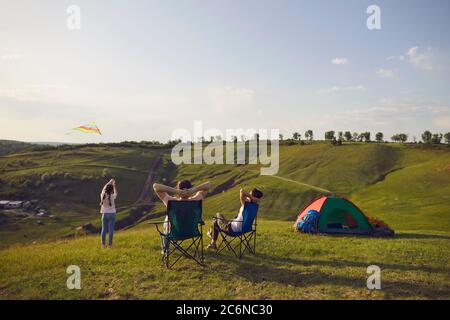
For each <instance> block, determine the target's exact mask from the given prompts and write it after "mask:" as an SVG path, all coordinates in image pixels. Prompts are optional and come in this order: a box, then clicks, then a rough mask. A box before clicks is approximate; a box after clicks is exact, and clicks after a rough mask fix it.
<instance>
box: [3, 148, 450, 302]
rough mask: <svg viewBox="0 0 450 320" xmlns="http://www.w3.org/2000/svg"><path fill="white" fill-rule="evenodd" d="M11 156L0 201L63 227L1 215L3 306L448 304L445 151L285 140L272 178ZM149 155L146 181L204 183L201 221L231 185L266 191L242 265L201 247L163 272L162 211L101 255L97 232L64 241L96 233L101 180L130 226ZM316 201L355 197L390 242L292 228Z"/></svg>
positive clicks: (233, 197) (449, 163) (95, 153)
mask: <svg viewBox="0 0 450 320" xmlns="http://www.w3.org/2000/svg"><path fill="white" fill-rule="evenodd" d="M18 152H19V153H13V154H8V155H5V156H2V157H0V174H1V177H0V179H1V180H0V198H7V199H9V198H12V197H15V198H27V199H34V198H36V199H39V200H40V205H41V206H43V207H46V208H48V209H49V210H50V212H51V213H52V214H55V215H57V216H58V217H59V219H58V220H51V219H45V221H44V223H43V224H39V225H38V224H37V219H38V218H37V217H33V216H30V217H27V218H11V217H8V216H7V217H3V218H2V216H0V218H2V219H0V239H1V246H2V248H3V249H0V297H2V298H13V299H23V298H45V299H47V298H49V299H67V298H76V299H85V298H100V299H127V298H139V299H142V298H151V299H163V298H188V299H205V298H213V299H276V298H280V299H322V298H324V299H333V298H337V299H409V298H413V299H429V298H435V299H449V298H450V279H449V277H450V272H449V271H450V268H449V265H450V264H449V256H450V254H449V253H450V215H449V208H450V148H448V147H447V146H425V145H419V144H417V145H400V144H390V143H389V144H388V143H382V144H376V143H348V144H344V145H343V146H339V147H334V146H331V145H329V144H325V143H314V144H311V145H303V146H300V145H291V146H287V145H283V146H281V148H280V170H279V173H278V175H277V176H260V175H259V168H258V166H256V165H181V166H178V167H176V166H174V165H173V164H172V163H171V162H170V153H169V152H168V149H164V148H151V147H146V148H141V147H118V146H117V147H108V146H89V147H80V148H76V149H74V150H60V149H58V148H55V149H51V150H44V151H27V149H24V150H21V151H18ZM158 155H162V157H163V161H162V163H161V164H160V165H159V166H158V168H157V170H156V172H155V176H154V180H155V181H158V182H166V183H172V184H173V183H174V182H175V181H176V180H179V179H184V178H187V179H190V180H192V182H193V183H194V184H196V183H199V182H203V181H206V180H208V181H211V183H212V185H213V190H212V191H211V193H210V194H209V195H208V197H207V198H206V200H205V202H204V218H205V220H207V221H208V220H210V219H209V217H211V216H212V215H214V214H215V213H216V212H223V213H225V214H227V213H228V214H229V215H231V214H234V213H235V212H236V211H237V210H238V208H239V201H238V191H239V189H240V188H247V189H250V188H251V187H253V186H258V187H259V188H261V189H262V190H263V192H264V194H265V197H264V200H263V202H262V203H261V208H260V213H259V217H260V220H259V221H260V227H259V230H258V245H257V254H256V255H255V256H246V257H244V258H243V259H242V261H239V260H238V259H236V258H233V257H231V256H230V255H220V256H216V255H215V254H214V253H212V252H208V253H207V255H206V264H207V266H206V267H205V268H201V267H199V266H196V265H194V264H192V263H190V262H189V261H183V262H181V263H180V264H178V265H176V266H175V267H174V269H173V270H169V271H167V270H165V269H164V267H163V264H162V262H161V255H160V249H159V239H158V237H157V233H156V231H154V230H153V229H152V228H150V226H149V225H148V224H146V219H149V218H151V217H152V215H158V214H162V213H163V212H164V208H163V207H162V206H161V205H160V204H157V205H156V206H154V207H151V208H150V209H149V211H148V212H146V213H145V214H144V215H143V216H142V217H141V218H140V220H136V221H132V222H133V223H131V224H129V225H127V226H126V229H127V230H121V231H119V232H117V234H116V237H115V248H114V249H112V250H104V251H102V250H100V248H99V247H100V246H99V237H98V235H88V236H77V238H76V239H70V240H69V239H66V240H61V237H63V236H66V235H73V234H74V229H75V228H76V227H77V226H79V225H80V224H83V223H86V222H92V223H93V224H94V225H96V226H98V222H99V214H98V194H99V192H100V189H101V186H102V185H103V184H104V183H105V182H106V181H107V180H108V179H109V178H110V177H115V178H116V180H117V181H118V185H119V198H118V201H117V203H118V206H119V207H121V208H122V209H121V210H120V212H119V217H121V218H127V217H128V218H129V217H130V216H131V215H132V214H133V213H134V211H133V210H135V209H134V207H133V204H134V203H135V202H136V200H137V198H138V196H139V194H140V192H141V190H142V187H143V185H144V183H145V180H146V178H147V174H148V170H149V168H150V166H151V164H152V163H153V161H155V159H156V157H157V156H158ZM67 190H68V191H67ZM322 193H325V194H328V193H332V194H335V195H338V196H345V197H348V198H350V199H352V200H353V201H354V202H355V203H356V204H357V205H358V206H359V207H360V208H361V209H362V210H363V211H364V212H365V213H366V214H367V215H370V216H374V217H377V218H381V219H382V220H384V221H385V222H386V223H387V224H389V226H391V227H392V228H393V229H395V231H396V233H397V236H396V237H395V238H393V239H378V238H369V237H336V236H308V235H302V234H298V233H294V232H293V231H292V220H293V219H295V217H296V214H297V213H298V211H299V210H301V208H302V207H303V206H304V205H306V204H307V203H308V201H310V200H311V199H313V198H314V197H316V196H318V195H319V194H322ZM152 200H154V197H153V196H152ZM41 203H42V204H41ZM2 214H3V215H5V214H4V213H2V211H0V215H2ZM58 239H59V240H58ZM207 240H208V239H207V238H206V236H205V241H207ZM71 264H75V265H79V266H80V267H81V270H82V290H80V291H76V290H75V291H71V290H68V289H67V288H66V285H65V279H66V278H67V274H66V273H65V268H66V267H67V266H68V265H71ZM371 264H375V265H378V266H379V267H380V268H381V269H382V290H375V291H371V290H368V289H367V288H366V279H367V276H368V275H367V273H366V268H367V266H369V265H371Z"/></svg>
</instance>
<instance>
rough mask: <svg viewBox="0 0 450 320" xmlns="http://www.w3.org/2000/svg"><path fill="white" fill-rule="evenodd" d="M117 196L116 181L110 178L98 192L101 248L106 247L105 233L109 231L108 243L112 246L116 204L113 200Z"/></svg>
mask: <svg viewBox="0 0 450 320" xmlns="http://www.w3.org/2000/svg"><path fill="white" fill-rule="evenodd" d="M116 198H117V188H116V181H115V180H114V179H111V180H110V181H109V182H108V183H107V184H105V186H104V187H103V189H102V193H101V194H100V199H101V200H100V206H101V207H100V213H101V214H102V248H106V233H107V232H109V242H108V245H109V247H110V248H112V241H113V235H114V225H115V223H116V205H115V203H114V200H116Z"/></svg>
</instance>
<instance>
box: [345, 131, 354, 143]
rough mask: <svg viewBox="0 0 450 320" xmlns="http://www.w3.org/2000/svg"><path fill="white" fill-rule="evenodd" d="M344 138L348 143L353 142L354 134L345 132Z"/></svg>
mask: <svg viewBox="0 0 450 320" xmlns="http://www.w3.org/2000/svg"><path fill="white" fill-rule="evenodd" d="M344 138H345V140H347V141H351V140H352V133H351V132H350V131H345V133H344Z"/></svg>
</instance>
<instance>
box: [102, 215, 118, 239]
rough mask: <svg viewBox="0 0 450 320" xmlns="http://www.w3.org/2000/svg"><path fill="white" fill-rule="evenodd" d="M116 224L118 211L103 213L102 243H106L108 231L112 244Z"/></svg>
mask: <svg viewBox="0 0 450 320" xmlns="http://www.w3.org/2000/svg"><path fill="white" fill-rule="evenodd" d="M115 224H116V213H115V212H114V213H104V214H103V215H102V244H103V245H105V243H106V233H107V232H109V243H108V244H109V245H110V246H111V245H112V242H113V235H114V225H115Z"/></svg>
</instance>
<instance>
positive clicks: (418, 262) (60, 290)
mask: <svg viewBox="0 0 450 320" xmlns="http://www.w3.org/2000/svg"><path fill="white" fill-rule="evenodd" d="M99 241H100V239H99V237H98V236H88V237H82V238H79V239H76V240H66V241H57V242H52V243H48V244H37V245H27V246H13V247H11V248H9V249H4V250H0V299H7V298H8V299H37V298H39V299H194V300H195V299H300V300H304V299H448V297H449V296H450V278H449V275H450V269H449V265H450V261H449V257H450V255H449V252H448V251H449V249H448V248H449V247H450V233H438V234H429V233H417V232H403V233H400V234H399V235H398V237H397V238H396V239H376V238H366V237H327V236H310V235H304V234H299V233H294V232H293V231H292V228H291V223H290V222H282V221H274V220H264V219H263V220H261V221H260V223H259V226H258V241H257V254H256V255H255V256H249V255H246V256H244V258H243V259H242V260H239V259H237V258H235V257H232V256H230V254H228V253H225V254H223V255H219V256H218V255H216V254H215V253H214V252H209V251H208V252H206V260H205V261H206V267H204V268H202V267H200V266H198V265H197V264H195V263H193V262H191V261H188V260H185V259H183V260H181V261H180V262H179V263H178V264H177V265H176V266H175V267H174V268H173V269H172V270H166V269H165V267H164V266H163V263H162V261H161V255H160V250H161V249H160V240H159V236H158V235H157V232H156V231H155V230H154V229H153V228H149V226H148V225H142V226H140V227H139V228H137V229H135V230H127V231H119V232H117V234H116V237H115V247H114V248H113V249H112V250H109V249H106V250H101V249H100V242H99ZM205 241H207V240H206V239H205ZM372 264H376V265H378V266H379V267H380V268H381V270H382V290H367V287H366V281H367V276H368V275H367V267H368V266H369V265H372ZM70 265H77V266H79V267H80V269H81V290H68V289H67V287H66V280H67V278H68V276H69V275H68V274H67V273H66V268H67V267H68V266H70Z"/></svg>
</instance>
